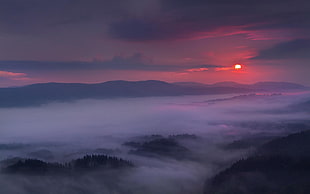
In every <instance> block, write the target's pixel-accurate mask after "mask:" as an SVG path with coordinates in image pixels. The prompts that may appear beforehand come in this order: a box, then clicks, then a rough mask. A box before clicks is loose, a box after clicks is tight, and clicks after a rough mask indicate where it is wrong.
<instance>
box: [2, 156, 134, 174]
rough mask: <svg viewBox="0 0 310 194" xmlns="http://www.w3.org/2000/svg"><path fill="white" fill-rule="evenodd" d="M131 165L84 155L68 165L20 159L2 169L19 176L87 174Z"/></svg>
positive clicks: (124, 161) (102, 157)
mask: <svg viewBox="0 0 310 194" xmlns="http://www.w3.org/2000/svg"><path fill="white" fill-rule="evenodd" d="M133 166H134V165H133V163H132V162H130V161H127V160H124V159H121V158H117V157H111V156H106V155H86V156H84V157H83V158H79V159H76V160H72V161H71V162H68V163H50V162H44V161H42V160H38V159H20V160H18V161H17V162H16V163H14V164H10V165H8V166H6V167H4V168H3V169H2V170H3V172H5V173H20V174H33V175H36V174H40V175H44V174H59V173H75V172H88V171H92V170H99V169H121V168H128V167H133Z"/></svg>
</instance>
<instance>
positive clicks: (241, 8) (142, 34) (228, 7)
mask: <svg viewBox="0 0 310 194" xmlns="http://www.w3.org/2000/svg"><path fill="white" fill-rule="evenodd" d="M309 6H310V4H309V3H308V2H307V1H305V0H300V1H297V2H295V1H294V2H293V1H291V0H284V1H278V0H274V1H272V2H270V1H265V0H263V1H243V0H237V1H233V2H232V1H228V0H221V1H215V0H212V1H201V0H194V1H184V0H181V1H177V0H161V11H160V13H159V14H157V15H156V17H143V18H136V17H126V18H122V19H120V20H118V21H114V22H112V23H111V24H110V25H109V34H110V35H111V36H112V37H114V38H118V39H123V40H127V41H150V40H153V41H154V40H176V39H188V38H195V37H198V38H205V37H214V36H216V35H217V36H229V35H236V34H245V35H247V38H248V39H252V38H253V37H254V39H257V36H256V35H255V34H256V32H258V33H259V36H262V35H264V36H266V38H265V37H259V39H260V40H262V39H269V38H270V37H274V31H277V30H279V29H280V30H283V31H294V30H301V31H303V30H305V29H309V27H310V22H309V21H310V20H309V19H310V13H309V11H308V10H309ZM292 7H294V9H292ZM269 10H272V11H269ZM223 28H226V29H227V28H231V30H233V31H232V32H230V31H229V32H227V33H216V34H214V33H212V32H217V31H218V30H219V29H223ZM268 30H270V33H271V34H269V33H268ZM262 31H263V32H264V33H263V34H262ZM210 33H211V35H212V36H210ZM292 33H293V32H292ZM202 34H205V35H202ZM286 36H287V35H285V38H286ZM291 36H293V35H291ZM255 37H256V38H255ZM278 37H281V35H279V34H278Z"/></svg>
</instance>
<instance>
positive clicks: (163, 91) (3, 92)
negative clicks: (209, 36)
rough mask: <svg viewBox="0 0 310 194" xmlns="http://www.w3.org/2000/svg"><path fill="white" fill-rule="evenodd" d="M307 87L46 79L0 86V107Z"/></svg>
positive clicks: (302, 88)
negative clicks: (72, 81) (23, 84)
mask: <svg viewBox="0 0 310 194" xmlns="http://www.w3.org/2000/svg"><path fill="white" fill-rule="evenodd" d="M225 83H227V82H225ZM229 83H231V82H229ZM308 89H309V88H307V87H305V86H303V85H300V84H294V83H285V82H264V84H259V83H258V84H256V85H255V84H253V85H244V84H239V85H238V83H234V86H231V85H230V84H223V83H222V84H219V83H218V84H213V85H204V84H191V83H190V84H187V85H186V84H185V85H184V84H175V83H168V82H164V81H159V80H145V81H124V80H116V81H108V82H103V83H95V84H84V83H56V82H49V83H37V84H31V85H27V86H21V87H10V88H0V107H19V106H33V105H42V104H46V103H49V102H55V101H56V102H67V101H72V100H80V99H105V98H120V97H122V98H123V97H125V98H132V97H156V96H157V97H160V96H183V95H210V94H231V93H248V92H270V91H275V90H277V91H291V90H294V91H297V90H308Z"/></svg>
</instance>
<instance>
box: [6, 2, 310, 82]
mask: <svg viewBox="0 0 310 194" xmlns="http://www.w3.org/2000/svg"><path fill="white" fill-rule="evenodd" d="M309 62H310V3H309V1H307V0H294V1H293V0H281V1H280V0H268V1H267V0H255V1H254V0H208V1H206V0H143V1H141V0H113V1H108V0H0V87H5V86H15V85H25V84H29V83H37V82H51V81H52V82H85V83H94V82H103V81H107V80H120V79H121V80H148V79H158V80H164V81H169V82H176V81H178V82H180V81H181V82H183V81H195V82H203V83H213V82H218V81H237V82H242V83H253V82H257V81H293V82H298V83H303V84H307V85H310V76H309V73H310V65H309ZM235 63H241V64H243V65H244V68H243V69H242V70H240V71H235V70H233V69H232V68H231V67H232V66H233V65H234V64H235Z"/></svg>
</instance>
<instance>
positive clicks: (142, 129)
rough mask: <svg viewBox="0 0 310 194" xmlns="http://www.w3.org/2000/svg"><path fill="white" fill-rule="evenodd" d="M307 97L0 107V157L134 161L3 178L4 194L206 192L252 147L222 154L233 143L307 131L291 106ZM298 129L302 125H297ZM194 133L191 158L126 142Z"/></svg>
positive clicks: (301, 114) (302, 115)
mask: <svg viewBox="0 0 310 194" xmlns="http://www.w3.org/2000/svg"><path fill="white" fill-rule="evenodd" d="M309 99H310V94H309V93H285V94H281V95H280V94H270V93H269V94H256V95H242V96H238V94H230V95H208V96H181V97H148V98H116V99H106V100H91V99H89V100H80V101H75V102H71V103H56V102H54V103H49V104H45V105H42V106H38V107H31V108H2V109H0V126H1V129H0V144H1V145H0V159H1V160H5V159H9V158H13V157H22V158H38V159H41V160H44V161H49V162H67V161H70V160H72V159H76V158H78V157H82V156H84V155H86V154H93V153H97V154H98V153H99V152H100V153H101V154H108V155H113V156H117V157H120V158H123V159H126V160H130V161H132V162H133V163H134V164H135V167H134V168H132V169H130V170H124V171H106V172H93V173H89V174H87V175H81V176H80V177H74V178H73V177H66V176H63V177H57V178H55V177H53V176H44V177H41V176H39V177H38V176H26V175H16V174H14V175H8V174H4V173H1V175H0V185H5V186H3V187H1V188H0V191H1V193H8V194H10V193H14V194H15V193H66V194H68V193H69V194H70V193H135V194H137V193H141V194H142V193H148V194H149V193H150V194H151V193H154V194H158V193H169V194H170V193H171V194H174V193H176V194H183V193H184V194H190V193H195V194H199V193H202V189H203V185H204V182H205V181H206V179H207V178H209V177H211V176H213V175H214V174H215V173H216V172H218V171H219V170H222V169H223V168H226V167H227V166H229V165H230V164H231V163H232V162H233V161H235V160H237V159H239V158H240V157H244V156H246V155H247V154H248V153H250V152H251V151H252V149H253V148H249V149H224V148H223V145H226V144H229V143H231V142H233V141H234V140H238V139H243V138H251V137H254V136H255V137H258V136H262V137H271V136H272V137H274V136H282V135H285V134H288V133H292V132H295V131H300V130H304V129H305V128H307V127H308V126H309V123H310V122H309V112H305V111H299V110H295V109H291V108H289V107H290V106H291V105H294V104H298V103H302V102H305V101H309ZM296 126H297V127H296ZM153 134H157V135H162V136H165V137H168V136H169V135H178V134H193V135H195V136H197V137H198V138H197V139H195V140H191V139H185V140H181V141H179V142H180V144H181V145H182V146H184V147H186V148H188V150H189V151H190V154H189V155H190V156H189V158H187V159H184V160H179V159H177V158H174V157H169V156H160V155H158V156H156V157H149V156H144V155H139V154H133V153H132V152H130V150H132V148H130V147H128V146H125V145H123V144H124V143H125V142H129V141H138V140H139V141H140V140H141V139H143V138H146V137H147V136H148V135H153ZM99 149H100V150H99Z"/></svg>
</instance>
